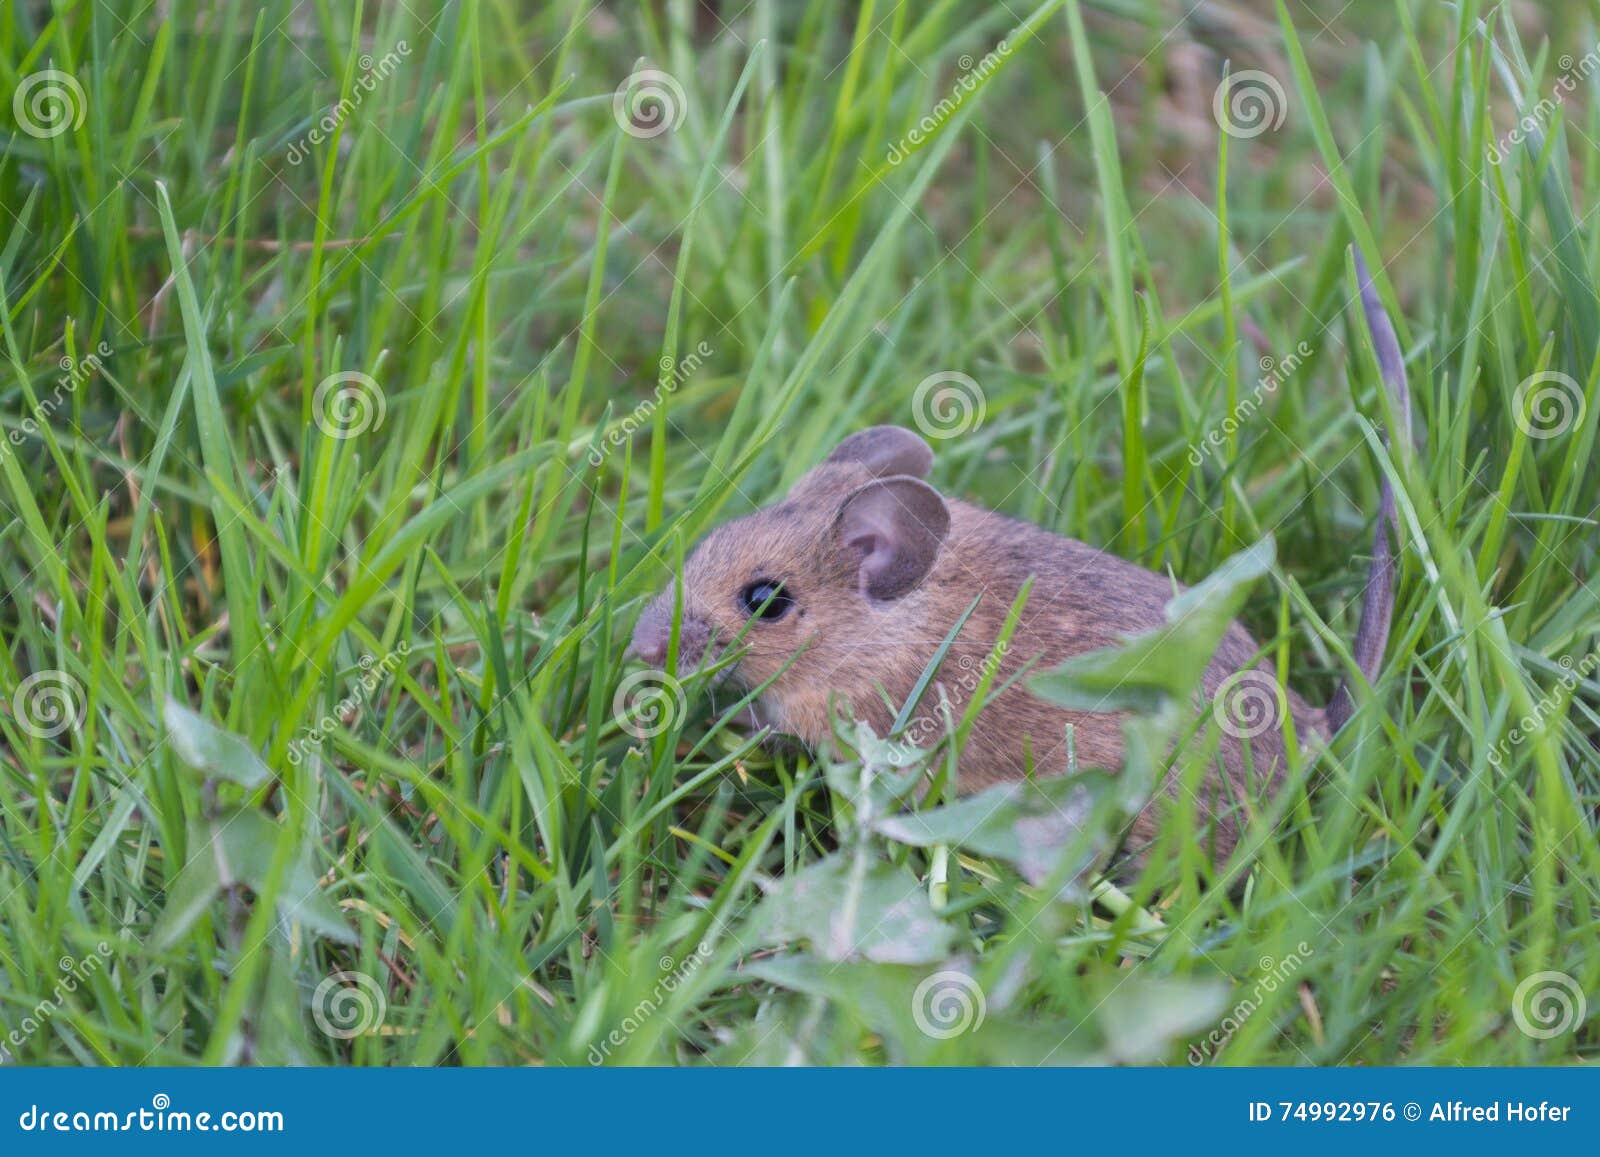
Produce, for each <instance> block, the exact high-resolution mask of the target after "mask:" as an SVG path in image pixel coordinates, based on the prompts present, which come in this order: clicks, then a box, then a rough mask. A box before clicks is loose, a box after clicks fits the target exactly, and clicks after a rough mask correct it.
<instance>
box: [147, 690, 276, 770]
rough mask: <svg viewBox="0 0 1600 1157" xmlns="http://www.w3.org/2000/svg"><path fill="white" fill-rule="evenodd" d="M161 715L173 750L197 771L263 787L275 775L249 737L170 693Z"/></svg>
mask: <svg viewBox="0 0 1600 1157" xmlns="http://www.w3.org/2000/svg"><path fill="white" fill-rule="evenodd" d="M161 718H162V720H163V721H164V722H165V723H166V725H167V738H168V739H169V740H170V741H171V743H172V750H173V751H174V752H176V753H177V756H178V758H179V759H181V760H182V761H183V762H184V763H186V764H188V766H189V767H191V768H193V769H194V770H195V771H198V772H200V773H201V774H203V775H206V776H209V777H212V778H216V779H225V780H227V781H228V782H230V783H236V784H239V785H240V786H241V787H246V788H256V787H260V786H261V785H262V784H264V783H266V782H267V781H268V780H269V779H271V778H272V771H271V769H270V768H268V767H267V765H266V764H265V763H263V762H262V761H261V757H260V756H259V755H257V754H256V752H255V749H254V748H253V747H251V746H250V744H249V742H248V741H246V740H245V739H244V738H242V737H241V736H238V735H235V734H233V732H231V731H225V730H223V729H222V728H221V727H218V726H217V725H216V724H215V723H212V722H211V721H210V720H209V719H207V718H205V717H204V716H203V715H198V714H196V713H195V712H193V711H191V710H189V709H188V708H187V707H185V706H184V705H183V704H181V703H179V702H178V701H177V700H176V699H174V698H172V697H171V696H170V695H169V696H168V697H167V702H166V706H165V707H164V708H163V709H162V712H161Z"/></svg>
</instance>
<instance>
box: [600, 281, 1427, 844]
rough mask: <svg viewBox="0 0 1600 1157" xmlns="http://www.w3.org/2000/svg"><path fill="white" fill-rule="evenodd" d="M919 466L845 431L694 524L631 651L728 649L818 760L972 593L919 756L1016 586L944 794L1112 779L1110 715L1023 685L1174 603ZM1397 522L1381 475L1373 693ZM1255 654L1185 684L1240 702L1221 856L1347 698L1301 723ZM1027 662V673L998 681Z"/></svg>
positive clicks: (877, 727)
mask: <svg viewBox="0 0 1600 1157" xmlns="http://www.w3.org/2000/svg"><path fill="white" fill-rule="evenodd" d="M1356 264H1357V270H1358V274H1359V276H1360V280H1361V287H1362V299H1363V303H1364V304H1365V306H1366V309H1367V319H1368V324H1369V327H1370V329H1371V332H1372V335H1373V340H1374V346H1375V348H1376V349H1377V352H1378V356H1379V363H1380V366H1381V368H1382V370H1383V373H1384V381H1385V384H1386V386H1388V388H1389V390H1390V393H1391V396H1392V397H1393V398H1394V401H1395V404H1396V406H1397V411H1398V412H1399V413H1401V414H1402V415H1403V417H1404V420H1406V421H1409V409H1408V406H1407V404H1406V402H1405V398H1406V396H1407V395H1406V391H1405V382H1404V370H1403V367H1402V366H1401V364H1400V359H1399V352H1398V344H1397V342H1396V341H1395V339H1394V334H1393V330H1392V328H1390V327H1389V324H1388V319H1387V316H1386V315H1385V314H1384V313H1383V312H1382V306H1381V304H1379V302H1378V298H1377V295H1376V293H1375V292H1374V291H1373V289H1372V286H1371V281H1370V277H1369V276H1368V275H1367V273H1366V268H1365V265H1364V264H1363V263H1361V261H1360V259H1359V255H1358V256H1357V262H1356ZM933 464H934V459H933V453H932V451H931V450H930V449H929V447H928V445H927V443H926V442H924V441H923V440H922V439H921V438H920V437H918V436H917V435H916V434H914V433H912V432H911V431H910V430H907V429H903V428H901V427H897V426H878V427H873V428H871V429H868V430H863V431H860V432H859V433H856V434H853V435H851V436H849V437H847V438H845V439H844V440H843V441H842V442H841V443H840V444H839V445H838V446H837V447H836V448H835V449H834V451H833V452H832V453H831V454H830V455H829V456H828V458H827V459H826V460H825V461H823V462H822V463H820V464H819V465H817V466H816V467H815V468H813V469H812V470H811V471H810V472H809V473H807V474H806V475H805V476H804V477H802V478H801V479H800V480H799V482H798V483H796V485H795V486H794V487H793V489H791V490H790V492H789V494H788V495H787V496H786V497H785V498H784V499H783V500H782V501H781V502H779V503H777V504H775V505H773V506H769V507H767V508H765V509H762V510H758V511H755V512H754V513H752V514H749V515H746V516H744V517H742V518H739V519H736V520H734V521H732V522H729V523H727V524H725V525H723V526H721V527H718V528H716V529H715V530H713V531H711V532H710V533H709V534H708V535H707V536H706V537H705V539H704V540H702V541H701V543H700V544H699V545H698V546H697V547H696V548H695V550H694V551H693V553H692V554H691V555H690V557H689V558H688V559H687V560H686V561H685V563H684V567H683V573H682V580H681V581H682V585H681V588H677V587H675V586H673V585H669V586H668V588H667V589H666V590H665V591H663V592H662V593H661V594H659V595H658V596H657V597H656V598H655V599H654V600H653V601H652V602H651V603H650V604H649V605H648V606H647V607H646V608H645V610H644V611H643V613H642V614H641V615H640V618H639V620H638V623H637V626H636V628H635V631H634V635H633V643H632V648H631V649H632V651H633V652H634V653H635V654H636V655H637V656H638V657H639V658H641V659H642V660H644V661H645V662H646V663H649V664H651V665H654V666H663V665H665V664H666V663H667V661H668V651H669V644H670V640H671V638H672V634H673V628H674V621H675V619H676V620H677V628H678V645H679V649H678V655H677V665H678V669H679V670H683V671H686V670H690V669H693V668H694V667H696V666H697V665H700V664H702V663H707V662H711V661H715V660H716V659H718V658H719V657H720V656H722V654H723V652H724V650H725V649H726V648H728V647H729V646H730V645H733V644H734V643H735V640H737V652H738V656H739V657H738V658H737V660H736V662H735V663H734V664H733V665H732V666H731V667H730V668H729V670H728V672H727V677H728V678H730V679H731V680H732V681H733V682H734V683H735V684H736V685H738V686H741V687H743V688H746V689H753V688H757V687H762V686H763V685H766V686H765V689H764V690H762V691H761V693H760V696H759V699H758V701H757V704H756V708H757V709H756V718H757V719H758V720H760V721H761V722H763V723H765V724H767V725H769V726H771V727H772V728H773V729H774V730H775V731H777V732H782V733H785V734H788V735H792V736H795V737H797V738H799V739H800V740H801V741H802V742H804V743H806V744H808V745H811V746H813V747H815V746H818V745H822V744H824V743H826V742H827V741H829V739H830V738H831V736H832V734H833V726H834V718H835V717H836V715H837V713H838V712H839V711H840V710H841V709H842V710H843V711H845V712H847V713H848V714H849V715H852V716H854V717H855V718H857V719H860V720H863V721H864V722H866V723H867V724H869V725H870V726H871V727H872V729H873V730H874V732H876V733H877V734H878V735H880V736H883V735H887V734H888V732H889V731H890V728H891V727H892V725H893V723H894V720H895V719H896V717H897V714H898V712H899V710H900V707H901V705H902V704H904V703H905V702H906V701H907V700H908V699H909V698H910V697H911V696H912V694H913V693H914V690H915V685H916V683H917V681H918V680H919V678H920V677H921V676H922V674H923V672H924V671H925V670H926V669H927V668H928V666H929V664H930V662H931V661H932V659H933V657H934V655H935V653H936V652H937V650H938V648H939V647H940V645H941V644H942V643H943V642H944V640H945V639H946V638H947V637H948V636H949V635H950V633H951V631H952V630H953V629H954V628H955V626H956V624H957V622H958V621H959V620H960V619H961V616H962V615H963V614H964V613H966V612H967V610H968V608H969V607H972V606H973V603H974V600H976V603H977V605H976V608H975V609H974V610H973V611H972V613H971V615H970V617H969V618H968V619H967V621H966V622H965V623H964V624H963V625H962V627H961V630H960V632H959V634H957V635H956V636H955V641H954V643H953V645H952V646H951V648H950V650H949V652H948V653H947V654H946V655H945V657H944V659H943V661H942V662H941V664H940V667H939V669H938V672H937V673H936V675H935V678H934V682H933V684H932V685H931V686H930V687H928V688H927V690H926V691H925V692H924V694H923V695H922V696H921V699H920V701H919V706H918V707H917V709H916V712H915V713H914V718H913V721H912V724H911V726H909V727H908V728H906V729H905V732H904V736H905V738H907V739H909V740H910V741H911V742H913V743H916V744H918V745H920V746H927V745H930V744H932V743H934V742H936V741H937V740H938V739H939V738H940V737H942V736H943V734H944V733H945V722H944V718H943V715H942V712H941V711H940V708H939V704H940V701H941V698H944V699H947V700H948V701H949V703H950V705H951V708H952V711H953V713H954V718H956V719H959V718H960V717H961V713H962V711H963V710H964V709H965V707H966V705H967V702H968V701H969V700H970V698H971V696H972V695H973V694H975V693H976V691H977V690H978V688H979V684H980V682H981V676H982V674H983V673H984V670H983V669H984V667H985V665H990V666H994V665H995V664H994V662H993V660H994V657H995V655H996V654H997V652H996V644H997V641H998V640H999V638H1000V635H1001V633H1002V628H1003V625H1004V623H1005V621H1006V618H1007V616H1008V613H1009V612H1010V610H1011V608H1012V605H1013V603H1014V601H1015V600H1016V598H1017V596H1018V594H1019V592H1020V591H1021V590H1022V588H1023V585H1024V584H1025V583H1026V582H1028V580H1029V579H1030V578H1032V580H1033V585H1032V588H1031V590H1030V593H1029V597H1028V599H1027V602H1026V605H1025V607H1024V609H1023V611H1022V613H1021V616H1020V618H1019V620H1018V622H1017V625H1016V628H1015V630H1014V631H1013V633H1012V635H1011V637H1010V639H1009V640H1008V643H1007V645H1006V647H1005V649H1004V651H1003V652H999V653H998V657H999V662H998V665H997V670H996V671H995V672H994V674H995V679H994V680H993V682H992V685H991V694H992V688H996V687H1002V686H1004V685H1005V684H1006V683H1007V682H1008V681H1010V683H1009V686H1004V689H1003V690H1002V691H1000V693H999V694H998V695H997V696H994V697H993V698H992V699H991V701H990V702H988V703H987V704H985V705H984V706H983V708H982V709H981V710H980V711H979V713H978V715H977V718H976V719H975V721H974V724H973V727H972V730H971V731H970V733H969V734H968V736H967V739H966V741H965V744H964V746H963V747H962V748H961V751H960V754H959V760H958V769H957V770H958V774H957V786H958V788H959V790H960V791H962V792H969V791H974V790H978V789H981V788H985V787H988V786H991V785H993V784H997V783H1003V782H1008V781H1014V780H1017V779H1020V778H1022V777H1023V776H1025V775H1028V774H1033V775H1037V776H1049V775H1059V774H1062V773H1065V772H1067V771H1069V770H1070V769H1071V767H1073V766H1079V767H1100V768H1106V769H1110V770H1115V769H1117V768H1119V767H1120V766H1121V763H1122V754H1123V731H1122V725H1123V717H1122V716H1121V715H1119V714H1117V713H1115V712H1079V711H1070V710H1067V709H1064V708H1062V707H1058V706H1056V705H1053V704H1051V703H1047V702H1045V701H1044V700H1042V699H1040V698H1038V697H1037V696H1035V695H1034V694H1032V692H1031V691H1030V690H1029V689H1028V687H1027V675H1031V674H1034V673H1042V672H1044V671H1047V670H1050V669H1052V668H1054V667H1056V666H1058V665H1060V664H1061V663H1062V662H1064V661H1065V660H1067V659H1069V658H1072V657H1074V656H1077V655H1082V654H1084V653H1086V652H1090V651H1095V650H1099V649H1101V648H1106V647H1112V646H1116V645H1118V644H1120V643H1123V642H1125V641H1126V640H1127V639H1128V638H1129V637H1130V636H1134V635H1138V634H1141V633H1144V632H1147V631H1150V630H1152V629H1154V628H1156V627H1158V626H1160V625H1161V624H1162V623H1163V621H1164V616H1165V608H1166V604H1167V603H1168V601H1169V600H1170V599H1172V598H1173V596H1174V595H1176V594H1177V593H1178V592H1179V591H1180V590H1181V589H1182V588H1181V587H1179V586H1178V585H1177V584H1175V583H1174V582H1172V580H1170V579H1169V578H1165V577H1162V576H1161V575H1158V574H1155V573H1153V572H1151V571H1148V570H1146V569H1144V568H1142V567H1139V566H1136V565H1134V564H1133V563H1130V562H1128V561H1126V560H1124V559H1121V558H1117V557H1116V556H1114V555H1111V554H1108V553H1106V552H1104V551H1101V550H1098V549H1096V548H1095V547H1093V546H1090V545H1088V544H1086V543H1083V542H1079V541H1076V540H1074V539H1071V538H1065V537H1062V536H1060V535H1056V534H1052V533H1050V532H1049V531H1046V530H1044V529H1042V528H1040V527H1037V526H1034V525H1032V524H1029V523H1026V522H1021V521H1018V520H1015V519H1012V518H1008V517H1005V516H1003V515H1000V514H996V513H994V512H991V511H988V510H984V509H983V508H981V507H978V506H975V505H972V504H970V503H967V502H963V501H959V500H956V499H952V498H947V497H946V496H944V495H942V494H940V493H939V492H938V491H937V490H936V489H935V488H934V487H933V486H931V485H929V483H928V482H927V481H926V479H927V476H928V475H929V473H930V472H931V470H932V467H933ZM1393 520H1394V499H1393V495H1392V494H1391V493H1390V492H1389V489H1388V484H1387V481H1385V483H1384V487H1383V508H1382V511H1381V512H1380V516H1379V520H1378V522H1379V524H1378V528H1377V535H1376V539H1375V545H1374V551H1373V561H1372V566H1371V569H1370V571H1369V575H1368V582H1367V590H1366V596H1365V599H1364V603H1363V608H1362V616H1361V626H1360V629H1359V631H1358V634H1357V638H1356V641H1355V645H1354V647H1353V648H1352V650H1353V652H1354V656H1355V658H1356V661H1357V664H1358V666H1359V667H1360V669H1361V671H1362V673H1363V674H1364V675H1365V676H1366V677H1367V678H1368V679H1369V680H1370V679H1372V678H1374V677H1375V676H1376V674H1377V670H1378V667H1379V665H1380V663H1381V659H1382V653H1383V648H1384V643H1385V640H1386V638H1387V635H1388V628H1389V619H1390V616H1391V613H1392V606H1393V583H1394V563H1393V558H1392V555H1391V554H1390V552H1389V548H1388V536H1387V532H1388V527H1389V526H1390V525H1391V524H1392V523H1393ZM680 602H681V617H679V614H678V606H679V604H680ZM1259 659H1260V649H1259V647H1258V646H1257V644H1256V642H1255V640H1254V639H1252V638H1251V637H1250V635H1249V633H1248V632H1247V631H1245V629H1244V628H1243V627H1241V626H1240V625H1239V624H1237V623H1234V624H1233V625H1232V626H1231V627H1230V628H1229V630H1228V631H1227V633H1226V634H1225V636H1224V638H1223V640H1222V643H1221V645H1220V646H1219V648H1218V650H1217V651H1216V653H1215V655H1214V657H1213V659H1212V661H1211V663H1210V665H1209V667H1208V669H1207V671H1206V673H1205V676H1204V679H1203V683H1202V691H1203V693H1204V695H1205V697H1206V699H1207V700H1208V701H1211V702H1212V703H1213V704H1216V703H1218V702H1219V700H1218V696H1219V694H1232V693H1235V692H1236V693H1238V694H1240V695H1243V696H1247V697H1250V696H1253V698H1254V702H1253V703H1249V702H1247V703H1244V704H1243V705H1241V706H1228V707H1227V711H1228V713H1229V714H1230V716H1231V719H1232V721H1233V723H1234V725H1233V726H1229V725H1227V723H1226V722H1224V720H1223V718H1222V716H1221V715H1219V717H1218V718H1219V722H1223V723H1224V725H1223V726H1222V727H1220V728H1219V732H1220V735H1219V740H1220V746H1219V751H1218V755H1219V760H1218V762H1219V763H1220V767H1219V768H1218V772H1217V774H1214V775H1211V776H1209V777H1208V779H1207V781H1206V782H1205V784H1204V785H1203V786H1202V789H1201V792H1200V798H1199V800H1198V801H1197V804H1198V806H1197V815H1198V817H1199V819H1200V821H1201V822H1202V823H1204V824H1207V825H1209V827H1210V831H1211V838H1212V841H1213V842H1212V847H1213V849H1214V852H1215V855H1216V856H1217V858H1218V859H1219V861H1220V860H1221V859H1223V858H1226V857H1227V856H1228V855H1229V854H1230V853H1231V852H1232V850H1233V848H1234V847H1235V845H1236V844H1237V842H1238V838H1239V835H1240V832H1241V830H1242V828H1243V825H1244V818H1245V816H1246V815H1247V811H1246V809H1245V808H1243V807H1241V806H1240V805H1241V804H1244V803H1246V802H1247V801H1248V802H1250V803H1251V804H1252V805H1253V804H1254V803H1259V802H1260V801H1262V800H1263V799H1264V798H1265V797H1266V796H1267V795H1269V794H1270V793H1271V791H1272V790H1273V788H1274V787H1275V786H1276V785H1277V784H1278V783H1279V782H1280V780H1281V778H1282V776H1283V772H1284V770H1285V766H1286V754H1287V753H1286V751H1285V748H1284V743H1285V740H1284V732H1283V729H1282V723H1283V718H1284V715H1285V714H1287V715H1288V716H1290V717H1292V719H1293V723H1294V727H1293V731H1294V734H1295V736H1296V738H1297V740H1298V742H1299V743H1300V744H1301V745H1302V746H1304V745H1307V744H1310V743H1320V742H1323V741H1325V740H1326V739H1327V738H1328V737H1329V736H1330V735H1331V734H1332V733H1333V732H1334V731H1335V730H1337V728H1338V726H1339V725H1340V724H1342V722H1343V721H1344V720H1345V719H1346V718H1348V716H1349V713H1350V710H1351V699H1350V696H1349V693H1348V687H1341V689H1340V692H1339V694H1338V695H1337V696H1336V697H1335V699H1334V700H1333V702H1332V703H1330V705H1329V707H1328V708H1327V709H1321V708H1316V707H1313V706H1311V705H1309V704H1307V703H1306V702H1305V701H1304V700H1303V699H1302V698H1301V697H1300V696H1299V695H1297V694H1295V693H1294V692H1293V691H1285V690H1282V689H1280V687H1279V685H1278V682H1277V679H1276V677H1275V676H1274V675H1272V674H1271V673H1270V672H1269V671H1267V670H1265V669H1261V668H1258V667H1257V666H1256V664H1257V663H1258V662H1259ZM1024 668H1027V669H1028V670H1027V674H1025V675H1024V677H1023V678H1020V679H1015V680H1014V681H1011V680H1013V676H1015V675H1016V674H1017V673H1018V672H1020V671H1023V669H1024ZM1230 686H1231V688H1232V690H1231V691H1229V690H1228V689H1229V688H1230ZM1069 729H1070V736H1071V739H1070V747H1071V754H1072V757H1073V758H1072V759H1070V760H1069V738H1068V737H1069ZM1247 743H1248V745H1249V751H1248V756H1247V754H1246V751H1245V744H1247ZM1168 789H1169V791H1170V790H1175V787H1174V785H1172V784H1170V783H1169V784H1168ZM1157 798H1158V799H1159V793H1158V797H1157ZM1157 819H1158V815H1157V809H1156V805H1155V801H1152V804H1151V805H1150V806H1148V807H1146V808H1145V809H1144V811H1143V813H1142V814H1141V815H1140V816H1139V817H1138V819H1137V820H1136V821H1135V823H1134V824H1133V825H1132V828H1131V830H1130V832H1129V842H1130V845H1132V846H1135V847H1136V846H1138V845H1140V844H1143V843H1147V842H1148V841H1149V840H1150V839H1152V838H1153V836H1154V833H1155V831H1156V827H1157Z"/></svg>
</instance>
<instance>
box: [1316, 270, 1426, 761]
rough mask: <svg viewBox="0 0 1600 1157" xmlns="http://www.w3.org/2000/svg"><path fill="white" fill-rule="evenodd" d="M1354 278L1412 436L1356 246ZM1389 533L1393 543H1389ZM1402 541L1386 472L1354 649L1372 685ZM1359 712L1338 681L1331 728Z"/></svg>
mask: <svg viewBox="0 0 1600 1157" xmlns="http://www.w3.org/2000/svg"><path fill="white" fill-rule="evenodd" d="M1354 253H1355V265H1356V277H1357V279H1358V280H1359V281H1360V283H1361V309H1362V312H1363V313H1365V314H1366V318H1367V331H1368V332H1369V333H1370V334H1371V335H1372V347H1373V349H1374V350H1375V351H1376V352H1377V355H1378V368H1379V370H1380V371H1381V372H1382V376H1383V385H1384V388H1385V389H1386V390H1388V392H1389V400H1390V404H1391V407H1392V409H1393V410H1394V416H1395V418H1396V420H1397V421H1398V422H1399V424H1400V435H1399V436H1400V437H1401V438H1403V439H1406V440H1407V441H1408V442H1409V440H1410V438H1411V392H1410V388H1409V386H1408V385H1407V382H1406V367H1405V360H1404V359H1403V357H1402V356H1401V353H1400V341H1399V339H1398V338H1396V337H1395V333H1394V325H1393V324H1392V323H1391V322H1390V320H1389V314H1388V312H1387V311H1386V310H1385V309H1384V308H1383V301H1382V299H1381V298H1380V297H1379V296H1378V291H1377V288H1376V287H1375V286H1374V285H1373V284H1372V274H1371V273H1370V272H1369V271H1368V269H1367V263H1366V261H1365V260H1364V259H1363V258H1362V256H1361V250H1360V249H1359V248H1357V249H1355V250H1354ZM1393 444H1394V436H1393V435H1392V434H1386V435H1385V437H1384V445H1385V446H1392V445H1393ZM1391 537H1392V539H1393V542H1394V545H1391V542H1390V540H1391ZM1399 541H1400V524H1399V521H1398V519H1397V517H1396V513H1395V502H1394V488H1393V487H1391V486H1390V485H1389V476H1388V475H1387V474H1384V475H1383V482H1382V489H1381V496H1380V499H1379V503H1378V525H1377V528H1376V529H1375V530H1374V532H1373V537H1372V565H1371V566H1369V567H1368V568H1367V585H1366V592H1365V595H1364V596H1363V598H1362V602H1361V623H1360V626H1358V627H1357V628H1356V637H1355V643H1354V645H1353V646H1352V647H1351V654H1352V655H1353V656H1354V658H1355V661H1356V666H1357V667H1359V668H1360V669H1361V674H1362V677H1363V678H1365V679H1366V680H1367V682H1368V683H1371V682H1374V681H1375V680H1376V679H1377V677H1378V670H1379V668H1380V667H1382V665H1383V652H1384V649H1385V647H1386V646H1387V645H1388V642H1389V624H1390V621H1391V620H1392V619H1393V617H1394V584H1395V570H1396V560H1395V553H1394V552H1395V549H1397V547H1398V544H1399ZM1354 712H1355V699H1354V698H1353V697H1352V695H1351V694H1350V679H1349V677H1346V678H1345V681H1344V682H1343V683H1341V684H1340V685H1339V690H1338V691H1336V692H1335V693H1334V696H1333V701H1332V702H1330V703H1329V704H1328V709H1327V715H1326V718H1327V722H1328V730H1329V732H1330V733H1331V732H1335V731H1338V730H1339V729H1340V728H1341V727H1343V726H1344V725H1345V724H1346V723H1348V722H1349V720H1350V716H1351V715H1352V714H1354Z"/></svg>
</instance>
